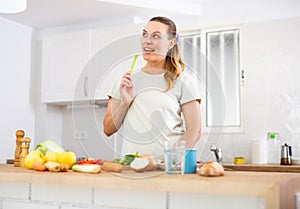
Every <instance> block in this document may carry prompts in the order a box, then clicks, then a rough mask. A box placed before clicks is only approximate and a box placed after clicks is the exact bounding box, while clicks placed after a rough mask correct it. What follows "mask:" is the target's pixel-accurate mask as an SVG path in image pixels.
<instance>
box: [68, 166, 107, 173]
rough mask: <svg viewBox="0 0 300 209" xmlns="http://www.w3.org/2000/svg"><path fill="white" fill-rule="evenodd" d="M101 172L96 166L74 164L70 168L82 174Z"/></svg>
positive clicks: (99, 167)
mask: <svg viewBox="0 0 300 209" xmlns="http://www.w3.org/2000/svg"><path fill="white" fill-rule="evenodd" d="M101 170H102V169H101V166H100V165H98V164H84V165H79V164H75V165H73V166H72V171H75V172H82V173H100V172H101Z"/></svg>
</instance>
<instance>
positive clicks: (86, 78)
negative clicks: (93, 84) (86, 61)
mask: <svg viewBox="0 0 300 209" xmlns="http://www.w3.org/2000/svg"><path fill="white" fill-rule="evenodd" d="M87 85H88V77H87V76H85V78H84V83H83V91H84V97H87V96H88V90H87Z"/></svg>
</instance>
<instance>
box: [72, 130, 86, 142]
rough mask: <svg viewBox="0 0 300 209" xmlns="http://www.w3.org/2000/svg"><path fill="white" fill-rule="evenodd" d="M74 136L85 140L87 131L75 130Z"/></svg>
mask: <svg viewBox="0 0 300 209" xmlns="http://www.w3.org/2000/svg"><path fill="white" fill-rule="evenodd" d="M75 138H76V139H79V140H87V138H88V133H87V132H86V131H77V132H76V133H75Z"/></svg>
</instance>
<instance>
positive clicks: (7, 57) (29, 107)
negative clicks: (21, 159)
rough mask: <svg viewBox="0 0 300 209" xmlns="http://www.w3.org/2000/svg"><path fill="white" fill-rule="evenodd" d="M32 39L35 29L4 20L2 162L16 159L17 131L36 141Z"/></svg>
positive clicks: (0, 34)
mask: <svg viewBox="0 0 300 209" xmlns="http://www.w3.org/2000/svg"><path fill="white" fill-rule="evenodd" d="M31 36H32V29H31V28H29V27H26V26H23V25H20V24H17V23H14V22H12V21H9V20H7V19H4V18H2V17H0V70H1V76H0V95H1V103H0V109H1V118H0V163H4V162H6V159H13V158H14V151H15V139H16V138H15V132H16V130H18V129H23V130H24V131H25V134H26V136H28V137H30V138H32V140H34V109H33V103H32V101H31V98H32V97H31V95H30V88H31V86H30V81H31V77H30V76H31Z"/></svg>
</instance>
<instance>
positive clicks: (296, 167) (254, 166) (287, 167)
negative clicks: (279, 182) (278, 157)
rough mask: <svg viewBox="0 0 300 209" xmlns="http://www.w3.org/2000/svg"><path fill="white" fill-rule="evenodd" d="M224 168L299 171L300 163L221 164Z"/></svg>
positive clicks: (256, 170)
mask: <svg viewBox="0 0 300 209" xmlns="http://www.w3.org/2000/svg"><path fill="white" fill-rule="evenodd" d="M223 167H224V168H225V170H233V171H254V172H291V173H300V165H261V164H223Z"/></svg>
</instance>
